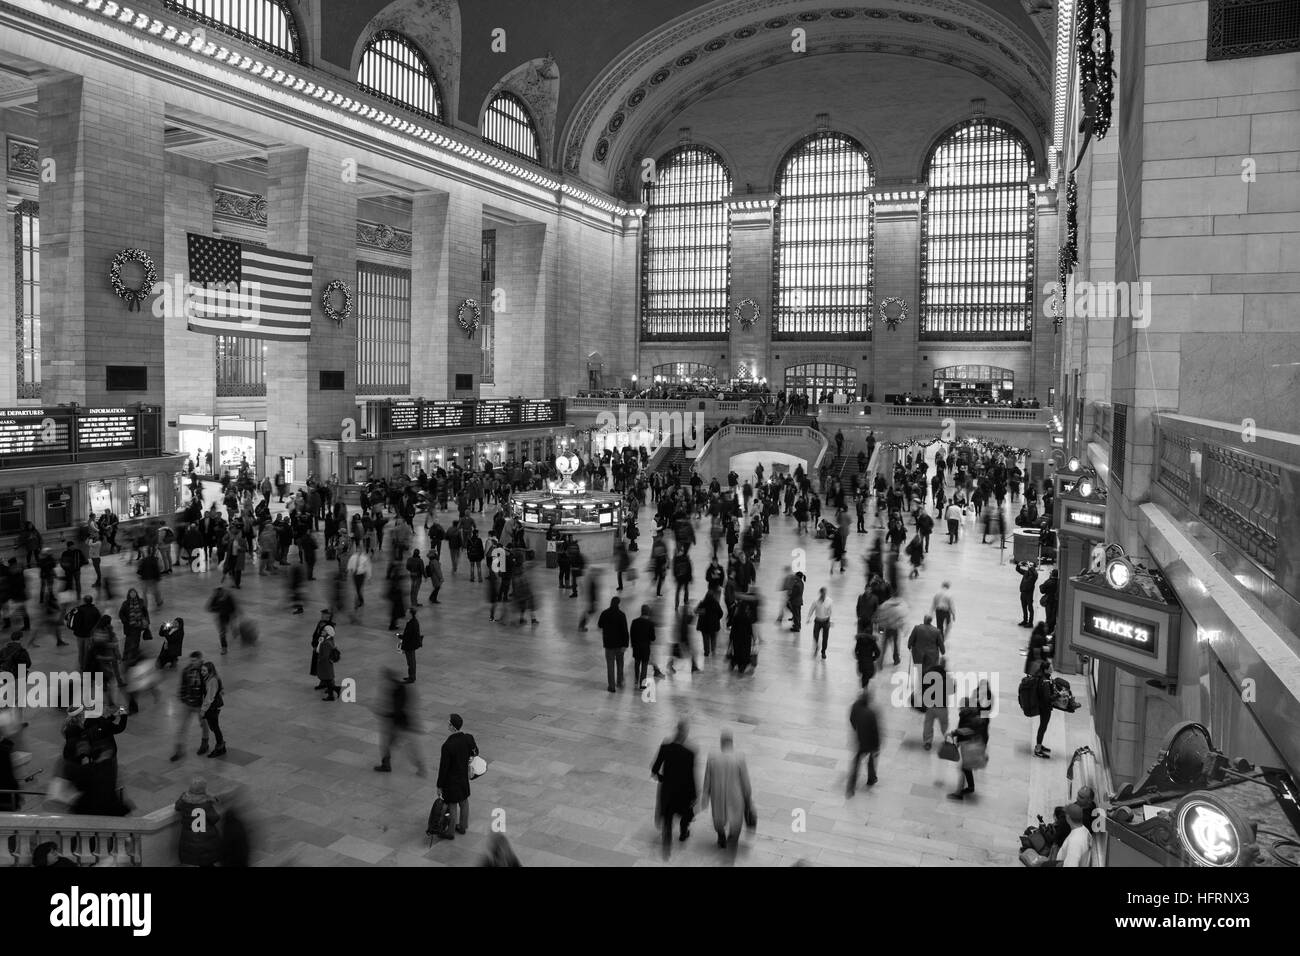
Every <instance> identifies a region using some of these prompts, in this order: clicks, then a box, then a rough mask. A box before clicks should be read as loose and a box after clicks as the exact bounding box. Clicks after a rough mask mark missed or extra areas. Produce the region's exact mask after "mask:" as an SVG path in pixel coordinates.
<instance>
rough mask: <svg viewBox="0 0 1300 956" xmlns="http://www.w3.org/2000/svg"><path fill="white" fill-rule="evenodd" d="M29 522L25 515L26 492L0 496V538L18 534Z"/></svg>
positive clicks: (9, 492) (5, 493)
mask: <svg viewBox="0 0 1300 956" xmlns="http://www.w3.org/2000/svg"><path fill="white" fill-rule="evenodd" d="M31 520H32V519H31V518H30V517H28V513H27V492H25V491H6V492H4V493H3V494H0V537H9V536H10V535H16V534H18V532H20V531H22V529H23V528H24V527H26V525H27V522H28V521H31Z"/></svg>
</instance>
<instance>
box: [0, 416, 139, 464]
mask: <svg viewBox="0 0 1300 956" xmlns="http://www.w3.org/2000/svg"><path fill="white" fill-rule="evenodd" d="M160 417H161V416H160V413H159V411H158V410H157V409H156V408H150V407H143V406H142V407H139V408H121V407H118V408H75V409H74V408H70V407H62V406H59V407H51V408H40V407H35V408H9V409H0V468H24V467H33V466H37V465H50V464H62V463H68V462H74V461H106V460H109V459H113V458H141V457H146V456H147V455H150V454H157V453H158V452H159V449H158V447H157V444H156V443H157V441H158V433H159V427H158V426H159V424H160V422H159V419H160ZM142 429H145V430H146V431H147V433H148V436H149V437H147V438H146V437H145V435H144V434H142ZM146 442H147V443H149V445H150V447H149V448H146V447H144V446H145V444H146Z"/></svg>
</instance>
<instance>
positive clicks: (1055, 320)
mask: <svg viewBox="0 0 1300 956" xmlns="http://www.w3.org/2000/svg"><path fill="white" fill-rule="evenodd" d="M1065 207H1066V208H1065V245H1063V246H1061V250H1060V252H1059V253H1058V254H1057V259H1056V267H1057V281H1058V282H1060V292H1059V293H1058V295H1059V298H1057V299H1054V300H1053V302H1052V311H1053V315H1052V329H1053V331H1056V332H1059V331H1061V322H1062V321H1063V319H1064V309H1062V308H1061V303H1062V302H1063V301H1064V299H1065V296H1066V295H1067V282H1068V281H1069V278H1070V276H1071V275H1072V274H1073V273H1074V267H1075V266H1077V265H1078V264H1079V183H1078V182H1077V181H1076V179H1075V177H1074V173H1070V178H1069V180H1068V181H1067V183H1066V187H1065Z"/></svg>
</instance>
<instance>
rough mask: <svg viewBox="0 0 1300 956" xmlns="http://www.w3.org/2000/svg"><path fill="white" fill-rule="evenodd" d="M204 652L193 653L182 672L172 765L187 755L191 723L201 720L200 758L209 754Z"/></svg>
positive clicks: (178, 692)
mask: <svg viewBox="0 0 1300 956" xmlns="http://www.w3.org/2000/svg"><path fill="white" fill-rule="evenodd" d="M203 663H204V662H203V652H202V651H191V652H190V662H189V663H188V664H186V665H185V667H184V669H183V670H182V671H181V681H180V689H179V690H178V691H177V694H176V696H177V697H178V698H179V699H180V702H181V712H180V723H179V724H178V725H177V727H176V746H175V748H174V750H173V751H172V757H171V759H172V763H175V762H176V761H178V760H180V759H181V757H182V756H184V754H185V749H184V748H185V735H186V734H187V732H188V731H189V729H190V722H191V721H192V720H194V718H196V717H197V718H198V719H199V730H200V731H201V732H202V735H203V736H202V739H201V740H200V743H199V750H198V753H199V756H203V755H204V754H205V753H207V752H208V724H207V722H206V721H205V720H204V719H203V712H204V710H205V706H204V704H205V698H206V693H207V688H206V687H205V685H204V677H203Z"/></svg>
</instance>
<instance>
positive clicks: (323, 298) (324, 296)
mask: <svg viewBox="0 0 1300 956" xmlns="http://www.w3.org/2000/svg"><path fill="white" fill-rule="evenodd" d="M336 292H337V293H339V294H340V295H342V296H343V308H341V309H336V308H334V293H336ZM320 304H321V307H322V308H323V309H324V310H325V315H326V316H327V317H328V318H331V319H333V320H334V321H335V322H337V323H338V324H339V325H342V324H343V323H344V322H346V321H347V320H348V319H349V318H351V316H352V290H351V289H350V288H349V287H348V284H347V283H346V282H344V281H343V280H342V279H335V280H334V281H333V282H331V283H329V284H328V285H326V286H325V291H324V292H322V293H321V295H320Z"/></svg>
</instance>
